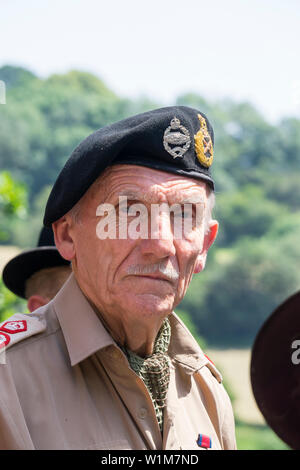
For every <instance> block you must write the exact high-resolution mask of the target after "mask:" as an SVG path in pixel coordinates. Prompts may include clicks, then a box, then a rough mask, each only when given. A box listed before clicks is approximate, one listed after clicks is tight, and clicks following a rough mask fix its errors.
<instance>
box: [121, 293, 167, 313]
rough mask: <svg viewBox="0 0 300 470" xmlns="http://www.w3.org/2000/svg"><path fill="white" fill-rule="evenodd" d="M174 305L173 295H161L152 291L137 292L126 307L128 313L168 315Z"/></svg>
mask: <svg viewBox="0 0 300 470" xmlns="http://www.w3.org/2000/svg"><path fill="white" fill-rule="evenodd" d="M173 306H174V297H173V296H161V295H157V294H153V293H144V294H138V295H136V296H135V298H134V301H133V299H132V298H131V299H130V301H129V302H128V304H127V305H126V309H128V311H129V312H130V315H137V316H139V317H140V316H141V315H142V316H143V317H147V316H161V317H166V316H168V315H169V314H170V313H171V312H172V310H173Z"/></svg>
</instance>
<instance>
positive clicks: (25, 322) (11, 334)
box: [0, 313, 46, 352]
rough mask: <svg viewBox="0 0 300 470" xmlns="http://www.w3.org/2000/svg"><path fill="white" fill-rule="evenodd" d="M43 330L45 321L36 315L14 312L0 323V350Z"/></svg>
mask: <svg viewBox="0 0 300 470" xmlns="http://www.w3.org/2000/svg"><path fill="white" fill-rule="evenodd" d="M45 330H46V325H45V323H44V322H43V321H42V320H39V319H38V318H37V317H34V316H31V315H30V314H27V315H26V314H22V313H16V314H15V315H13V316H12V317H10V318H8V319H6V320H5V321H4V322H2V323H0V352H3V350H4V349H8V348H10V347H11V346H12V345H13V344H16V343H18V342H19V341H23V339H25V338H29V337H30V336H33V335H36V334H38V333H42V332H43V331H45Z"/></svg>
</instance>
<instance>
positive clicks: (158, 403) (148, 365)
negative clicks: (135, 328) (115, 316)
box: [125, 318, 171, 432]
mask: <svg viewBox="0 0 300 470" xmlns="http://www.w3.org/2000/svg"><path fill="white" fill-rule="evenodd" d="M170 338H171V326H170V322H169V320H168V319H167V318H166V319H165V320H164V322H163V324H162V326H161V328H160V330H159V332H158V335H157V337H156V340H155V344H154V348H153V354H152V355H151V356H147V357H145V358H143V357H140V356H138V355H137V354H135V353H133V352H132V351H129V350H128V349H125V352H126V354H127V357H128V361H129V364H130V366H131V368H132V369H133V370H134V372H135V373H136V374H137V375H138V376H139V377H140V378H141V379H142V380H143V382H144V383H145V385H146V387H147V389H148V391H149V393H150V396H151V398H152V401H153V405H154V409H155V413H156V416H157V420H158V424H159V427H160V430H161V432H162V430H163V408H164V406H165V402H166V397H167V392H168V386H169V381H170V363H169V356H168V354H167V351H168V347H169V344H170Z"/></svg>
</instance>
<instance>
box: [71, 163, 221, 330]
mask: <svg viewBox="0 0 300 470" xmlns="http://www.w3.org/2000/svg"><path fill="white" fill-rule="evenodd" d="M100 181H101V184H99V185H98V186H96V187H93V188H92V190H91V191H89V192H88V193H87V194H86V196H85V197H84V198H83V199H82V201H81V206H80V215H79V221H77V222H76V221H75V220H74V219H72V217H71V216H70V214H68V215H67V216H66V217H67V220H68V222H69V227H70V232H69V233H70V237H71V239H72V241H73V247H74V255H73V260H72V261H73V270H74V273H75V276H76V278H77V280H78V283H79V285H80V287H81V288H82V290H83V292H84V293H85V294H86V295H87V297H88V298H89V299H90V300H91V301H92V303H93V304H94V305H95V306H96V307H97V308H98V309H99V311H100V312H102V313H103V314H105V315H106V316H107V318H110V321H112V322H113V321H121V322H126V321H127V319H128V320H129V319H131V320H134V319H136V320H137V321H141V320H142V319H143V321H146V322H147V321H151V319H152V318H153V317H158V318H164V317H165V316H166V315H168V314H169V313H170V312H171V311H172V310H173V308H174V307H175V306H176V305H177V304H178V303H179V302H180V301H181V300H182V299H183V297H184V295H185V293H186V290H187V288H188V285H189V283H190V281H191V278H192V275H193V273H194V272H195V271H196V272H198V271H200V270H201V269H202V268H203V267H204V263H205V256H206V251H207V249H208V248H209V245H210V244H211V243H212V242H213V239H214V236H215V235H216V231H217V229H215V231H214V234H213V235H211V232H209V234H208V235H205V226H204V225H205V224H204V221H203V220H202V221H201V222H200V223H199V224H198V225H196V224H195V220H194V221H193V226H192V227H191V229H190V230H189V231H188V233H186V234H184V236H183V237H181V238H179V239H176V237H175V236H174V220H172V216H171V217H168V216H167V215H166V213H163V212H158V213H156V214H154V216H153V212H151V210H152V208H153V204H156V205H157V204H162V203H165V204H166V205H168V206H172V205H173V204H179V205H181V206H182V207H183V204H186V203H188V204H190V205H191V207H192V209H193V214H194V215H193V217H194V218H195V214H196V210H197V209H198V210H200V212H203V210H205V206H206V205H207V193H206V185H205V183H203V182H200V181H197V180H194V179H191V178H186V177H181V176H178V175H173V174H171V173H166V172H162V171H158V170H152V169H150V168H146V167H142V166H133V165H116V166H113V167H111V168H110V169H109V170H108V171H106V173H105V175H102V177H101V179H100ZM120 195H122V196H123V197H124V196H126V197H127V200H128V207H130V206H131V205H132V204H142V205H143V206H144V207H146V209H147V213H148V214H149V215H148V222H149V224H148V225H149V236H148V237H147V238H145V237H144V238H138V239H132V238H130V237H128V236H127V237H126V238H125V239H120V238H119V237H118V233H119V231H120V217H121V213H120V207H119V201H120V199H119V196H120ZM103 203H105V204H111V205H113V207H114V208H115V214H116V225H117V230H116V234H117V237H116V238H115V239H112V238H107V239H99V237H98V236H97V233H96V229H97V226H99V225H98V224H99V222H100V221H101V216H99V215H97V213H98V214H99V211H97V208H98V207H99V205H101V204H103ZM151 217H152V222H153V218H154V219H155V223H156V225H155V226H156V236H155V237H151V233H150V224H151V221H150V219H151ZM102 218H103V216H102ZM133 220H134V216H130V215H129V216H128V218H127V221H128V226H129V225H130V222H131V221H133ZM215 227H217V223H215ZM157 230H158V231H159V233H160V234H163V238H161V237H160V236H157Z"/></svg>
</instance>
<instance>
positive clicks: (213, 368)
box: [204, 354, 223, 383]
mask: <svg viewBox="0 0 300 470" xmlns="http://www.w3.org/2000/svg"><path fill="white" fill-rule="evenodd" d="M204 356H205V357H206V359H207V360H208V362H207V364H205V365H206V367H208V369H209V370H210V372H211V373H212V374H213V375H214V376H215V377H216V379H217V381H218V382H219V383H222V381H223V377H222V374H220V372H219V371H218V369H217V368H216V366H215V364H214V363H213V361H212V360H211V359H210V358H209V357H208V356H207V355H206V354H204Z"/></svg>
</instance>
